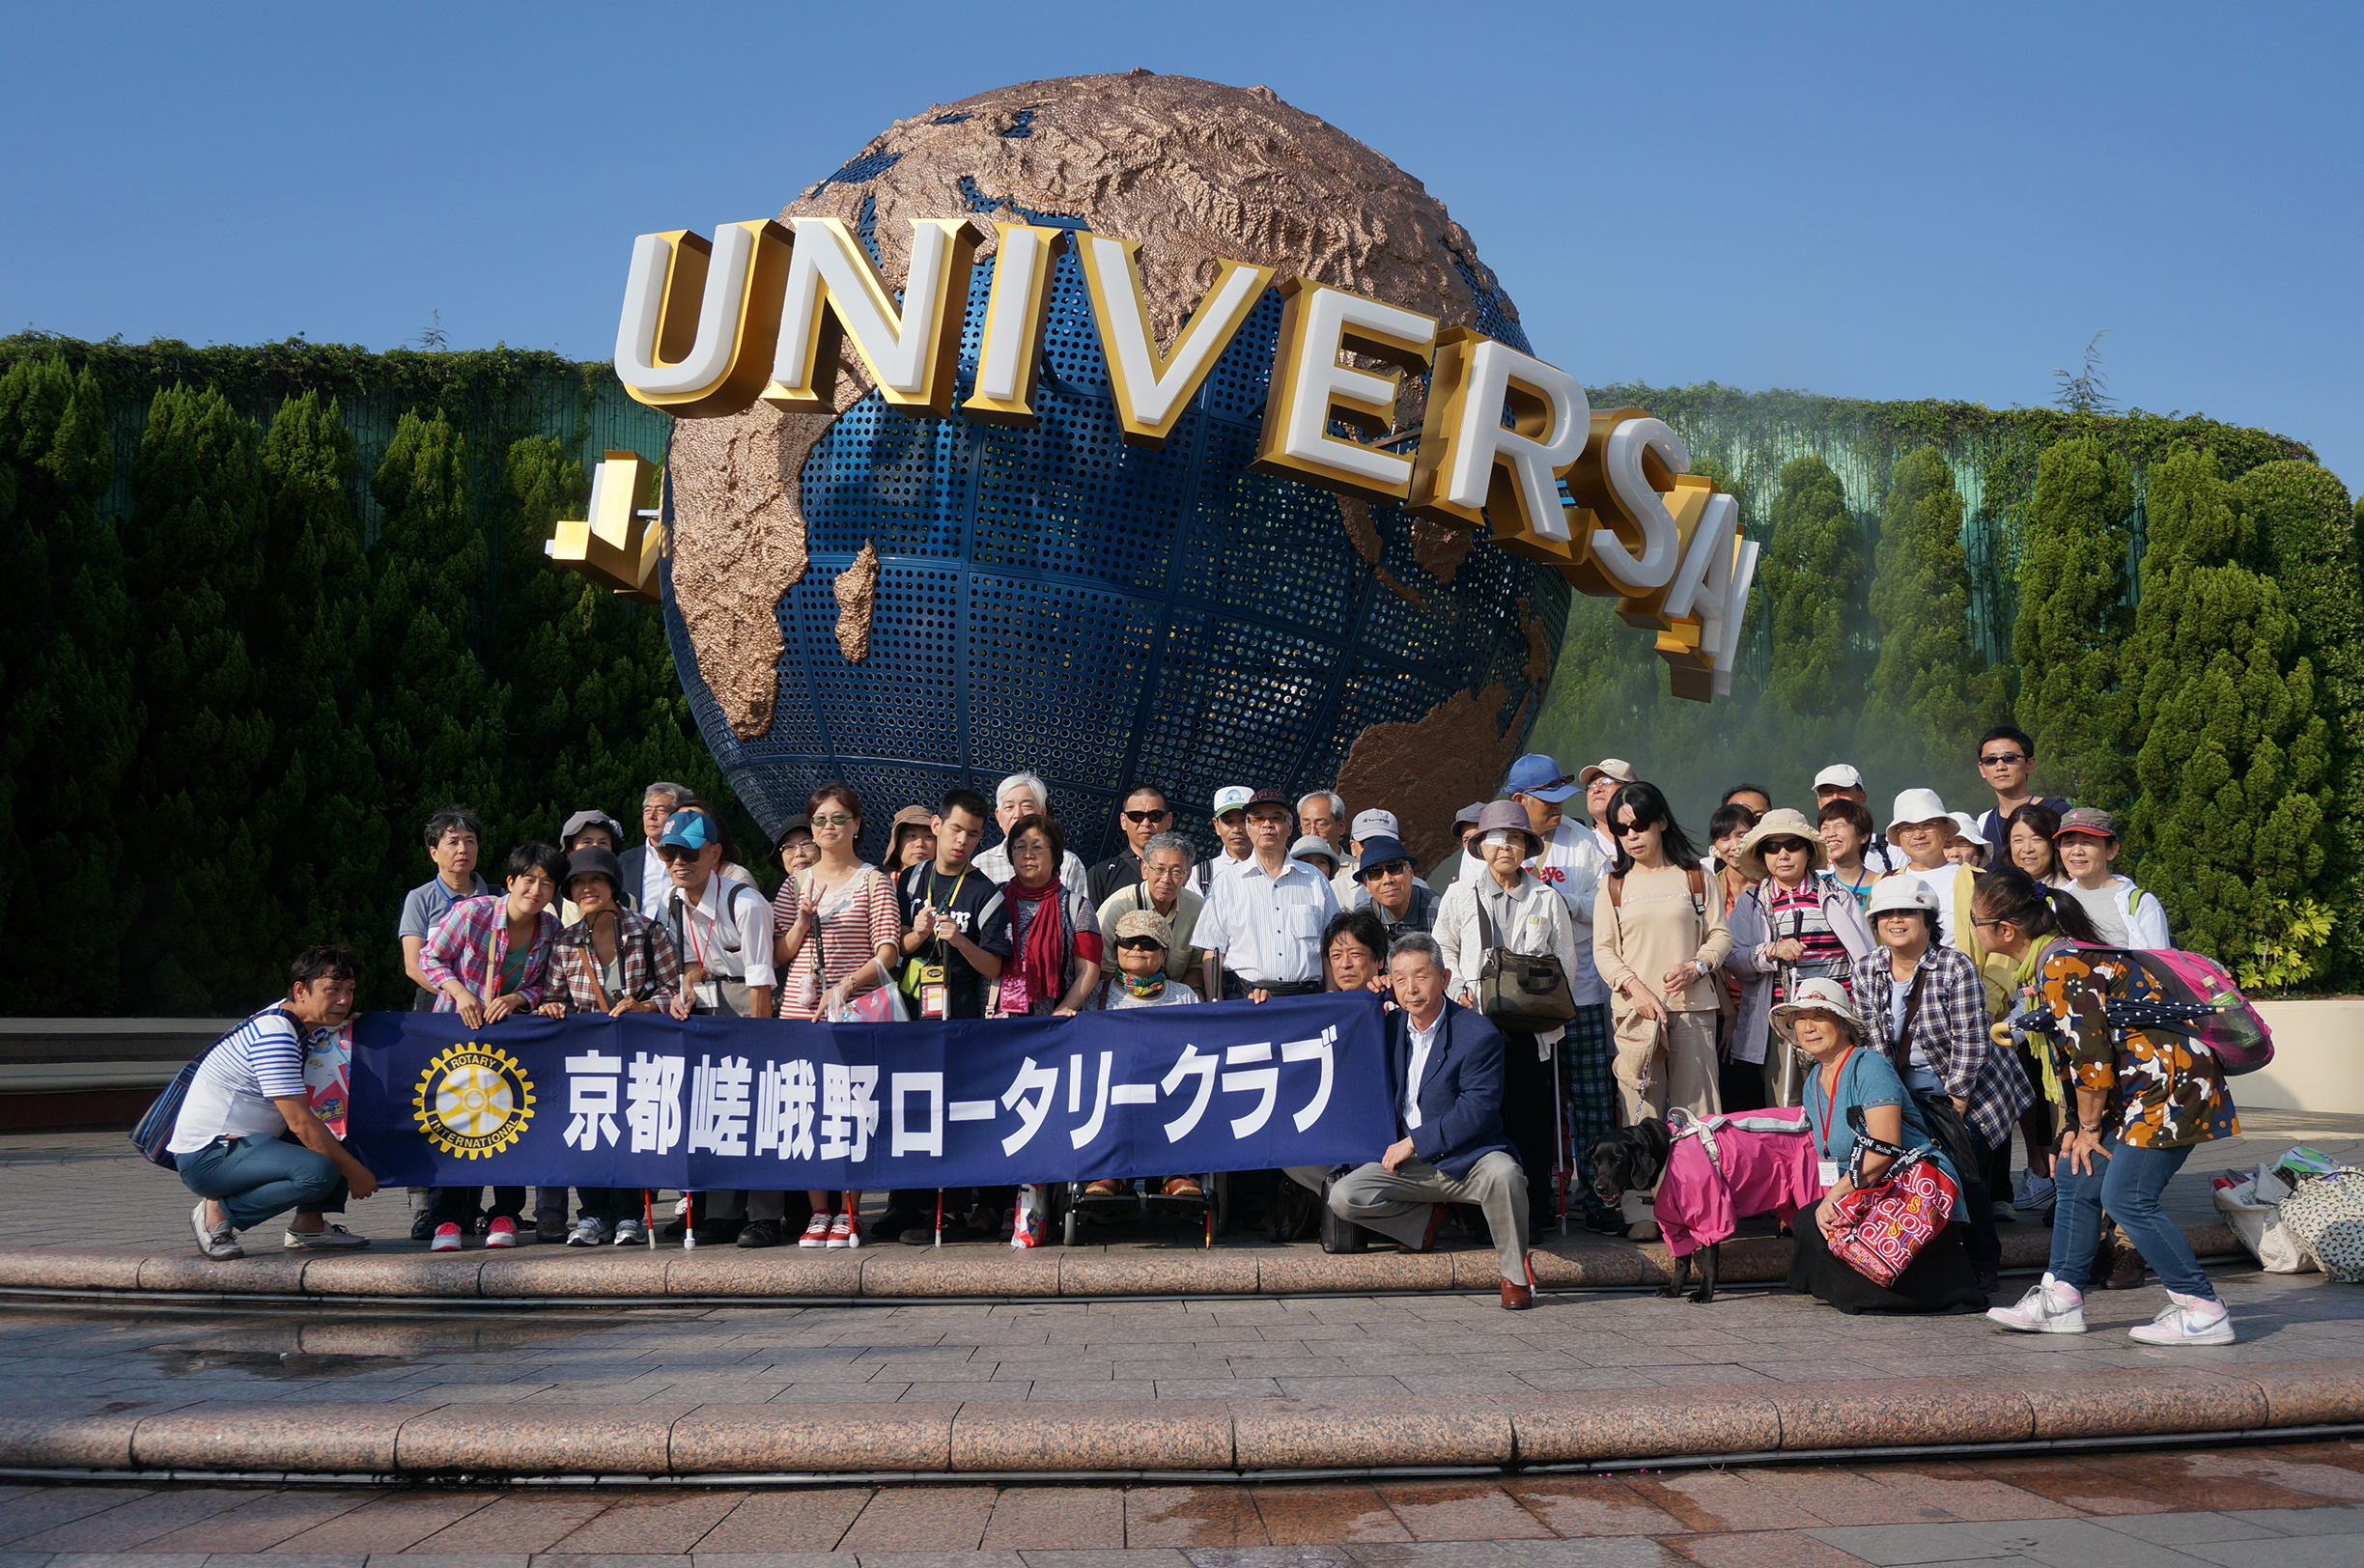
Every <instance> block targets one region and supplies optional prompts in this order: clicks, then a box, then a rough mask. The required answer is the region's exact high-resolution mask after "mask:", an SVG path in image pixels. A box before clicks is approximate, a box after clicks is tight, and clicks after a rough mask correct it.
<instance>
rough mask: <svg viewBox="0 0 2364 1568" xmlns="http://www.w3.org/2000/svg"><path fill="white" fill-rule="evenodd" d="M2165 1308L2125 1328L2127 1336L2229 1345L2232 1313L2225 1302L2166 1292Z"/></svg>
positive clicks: (2166, 1342) (2173, 1342)
mask: <svg viewBox="0 0 2364 1568" xmlns="http://www.w3.org/2000/svg"><path fill="white" fill-rule="evenodd" d="M2167 1302H2168V1306H2167V1310H2166V1311H2164V1312H2161V1313H2160V1314H2159V1315H2158V1316H2157V1317H2155V1318H2153V1319H2152V1320H2151V1321H2150V1322H2149V1323H2139V1324H2136V1325H2135V1326H2134V1327H2133V1328H2131V1329H2128V1330H2126V1337H2128V1338H2129V1339H2133V1340H2136V1341H2138V1342H2140V1343H2142V1344H2145V1345H2230V1344H2231V1343H2233V1314H2232V1313H2230V1312H2227V1311H2226V1310H2225V1304H2224V1302H2219V1301H2216V1300H2214V1299H2213V1298H2210V1297H2207V1296H2185V1295H2182V1294H2181V1293H2180V1292H2177V1291H2172V1290H2171V1291H2169V1292H2168V1293H2167Z"/></svg>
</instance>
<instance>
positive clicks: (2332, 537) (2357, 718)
mask: <svg viewBox="0 0 2364 1568" xmlns="http://www.w3.org/2000/svg"><path fill="white" fill-rule="evenodd" d="M2234 491H2235V494H2236V495H2237V497H2238V499H2239V502H2240V504H2241V506H2242V508H2243V510H2244V511H2245V512H2246V513H2247V515H2248V517H2249V518H2250V519H2251V526H2252V529H2253V533H2254V539H2255V548H2256V549H2257V551H2258V559H2259V564H2260V566H2261V568H2262V569H2263V570H2264V571H2265V572H2266V573H2267V574H2270V575H2271V576H2272V577H2273V578H2274V580H2275V581H2276V582H2277V583H2278V584H2279V585H2280V586H2281V589H2282V598H2283V602H2284V603H2286V604H2287V605H2288V606H2289V608H2290V613H2291V615H2292V617H2293V618H2294V620H2295V621H2296V622H2297V627H2298V651H2299V652H2300V653H2301V654H2303V655H2305V656H2306V658H2308V659H2309V661H2311V663H2312V664H2313V666H2314V670H2315V706H2316V711H2317V712H2318V713H2320V714H2322V716H2323V719H2324V722H2325V723H2326V724H2327V725H2328V726H2329V732H2330V734H2329V739H2330V770H2331V771H2330V779H2331V788H2332V791H2333V795H2334V798H2333V801H2332V803H2331V806H2330V811H2331V821H2330V825H2329V830H2328V833H2327V836H2326V844H2325V848H2326V850H2327V851H2328V855H2327V858H2326V861H2325V863H2324V866H2323V870H2322V878H2321V881H2320V883H2319V886H2320V888H2321V892H2322V901H2323V902H2324V903H2325V904H2327V905H2329V906H2330V907H2331V909H2332V910H2333V911H2334V914H2335V917H2336V919H2337V921H2338V925H2337V928H2336V931H2335V933H2334V935H2333V936H2332V938H2331V944H2330V950H2329V953H2330V963H2331V966H2332V967H2331V968H2330V970H2329V972H2328V975H2327V978H2328V980H2329V981H2330V983H2332V984H2334V985H2339V986H2343V987H2353V986H2356V985H2359V984H2364V577H2360V576H2359V567H2358V559H2357V557H2358V550H2357V540H2356V526H2355V516H2354V513H2353V512H2352V511H2351V510H2350V505H2349V499H2348V492H2347V490H2345V489H2344V488H2343V487H2342V486H2341V484H2340V482H2339V480H2338V479H2337V478H2335V477H2334V476H2333V475H2332V474H2331V473H2330V471H2329V470H2327V469H2325V468H2322V467H2320V466H2318V465H2317V464H2315V463H2312V462H2267V463H2261V464H2260V465H2259V466H2257V467H2255V468H2252V469H2250V470H2249V471H2248V472H2247V473H2245V474H2243V475H2241V476H2240V478H2239V479H2238V480H2237V481H2236V482H2235V484H2234Z"/></svg>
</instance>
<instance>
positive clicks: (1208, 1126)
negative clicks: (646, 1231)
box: [347, 992, 1395, 1191]
mask: <svg viewBox="0 0 2364 1568" xmlns="http://www.w3.org/2000/svg"><path fill="white" fill-rule="evenodd" d="M1394 1126H1395V1120H1394V1113H1393V1107H1392V1104H1391V1100H1390V1091H1389V1075H1388V1065H1387V1057H1386V1053H1385V1047H1384V1033H1383V1028H1382V1024H1381V1009H1380V1003H1379V999H1378V998H1377V997H1376V996H1374V995H1372V994H1370V993H1368V992H1352V993H1333V994H1328V995H1318V996H1301V997H1277V998H1275V999H1273V1000H1271V1001H1268V1002H1266V1003H1264V1004H1263V1005H1261V1006H1251V1005H1250V1004H1248V1003H1245V1002H1234V1003H1219V1004H1213V1005H1208V1006H1200V1007H1186V1008H1162V1009H1139V1010H1129V1011H1126V1012H1122V1013H1084V1014H1081V1015H1079V1016H1077V1017H1075V1018H1072V1019H1057V1018H1040V1019H1010V1020H996V1021H993V1022H920V1023H802V1022H775V1021H771V1020H756V1019H722V1018H691V1019H689V1020H687V1021H679V1022H677V1021H676V1020H674V1019H672V1018H670V1017H667V1016H665V1015H663V1014H648V1013H632V1014H626V1015H625V1016H623V1017H621V1018H606V1017H600V1016H597V1015H576V1016H573V1017H569V1018H563V1019H546V1018H540V1017H535V1016H532V1015H527V1014H513V1015H511V1016H510V1017H508V1018H506V1019H503V1020H501V1021H500V1022H498V1023H495V1024H491V1025H487V1026H485V1027H481V1028H476V1029H470V1028H468V1027H467V1025H466V1024H465V1023H464V1022H462V1021H461V1020H460V1018H459V1017H458V1016H457V1015H456V1014H451V1013H369V1014H365V1015H363V1016H362V1017H361V1018H360V1019H359V1021H358V1022H357V1023H356V1025H355V1027H354V1031H353V1056H352V1117H351V1121H350V1124H349V1128H348V1132H347V1143H348V1145H349V1146H350V1147H351V1148H352V1151H353V1152H354V1153H355V1154H356V1155H357V1156H359V1158H360V1159H361V1160H362V1161H363V1162H365V1163H366V1164H367V1165H368V1166H369V1168H370V1169H371V1170H372V1171H375V1172H376V1173H377V1175H378V1177H379V1179H380V1181H382V1182H384V1183H387V1184H388V1185H391V1186H408V1187H436V1186H449V1185H470V1186H473V1185H477V1184H486V1183H490V1184H494V1185H499V1184H503V1183H508V1184H534V1185H544V1184H547V1185H549V1186H571V1187H595V1188H596V1187H610V1188H652V1189H653V1188H672V1189H676V1190H697V1191H710V1190H729V1189H749V1190H794V1189H799V1188H804V1189H815V1190H836V1189H845V1188H852V1189H859V1190H872V1189H897V1188H900V1189H924V1188H940V1187H965V1186H991V1185H1001V1184H1011V1183H1019V1182H1057V1181H1096V1180H1099V1179H1100V1178H1102V1177H1131V1176H1160V1175H1166V1174H1168V1173H1169V1172H1172V1171H1176V1170H1191V1171H1220V1170H1270V1169H1275V1168H1279V1167H1282V1166H1288V1165H1331V1164H1337V1163H1341V1162H1352V1161H1365V1160H1370V1159H1373V1158H1375V1157H1376V1155H1377V1153H1378V1151H1379V1150H1381V1149H1383V1148H1385V1147H1386V1146H1387V1144H1388V1143H1389V1142H1390V1141H1391V1140H1392V1139H1393V1136H1394Z"/></svg>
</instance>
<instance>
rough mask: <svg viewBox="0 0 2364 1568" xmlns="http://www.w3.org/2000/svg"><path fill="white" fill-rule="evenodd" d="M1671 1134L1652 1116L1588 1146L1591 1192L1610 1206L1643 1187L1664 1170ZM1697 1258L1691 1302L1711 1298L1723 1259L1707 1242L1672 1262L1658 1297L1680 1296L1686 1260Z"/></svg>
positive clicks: (1686, 1281)
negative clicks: (1696, 1284)
mask: <svg viewBox="0 0 2364 1568" xmlns="http://www.w3.org/2000/svg"><path fill="white" fill-rule="evenodd" d="M1673 1148H1674V1134H1672V1133H1670V1132H1669V1131H1668V1130H1667V1124H1666V1123H1665V1122H1663V1121H1660V1120H1659V1119H1658V1118H1656V1117H1654V1116H1649V1117H1645V1118H1643V1119H1642V1120H1641V1121H1639V1122H1636V1123H1635V1124H1634V1125H1633V1126H1631V1127H1620V1128H1618V1130H1617V1131H1616V1132H1614V1133H1611V1134H1609V1135H1608V1136H1606V1137H1604V1138H1602V1139H1601V1140H1600V1141H1599V1142H1597V1143H1595V1144H1593V1145H1592V1190H1593V1192H1594V1194H1595V1195H1597V1196H1598V1197H1599V1199H1600V1200H1601V1202H1603V1203H1604V1204H1614V1203H1616V1202H1617V1201H1618V1199H1619V1198H1621V1197H1623V1196H1624V1195H1625V1194H1626V1193H1627V1192H1628V1191H1643V1192H1646V1191H1649V1190H1651V1189H1653V1188H1655V1187H1656V1186H1657V1185H1658V1178H1659V1177H1661V1176H1663V1175H1665V1174H1666V1167H1667V1154H1668V1152H1669V1151H1670V1150H1672V1149H1673ZM1694 1257H1696V1258H1698V1259H1699V1260H1700V1266H1699V1267H1700V1282H1699V1288H1698V1289H1697V1290H1692V1291H1691V1300H1693V1301H1694V1302H1701V1303H1703V1304H1704V1303H1705V1302H1712V1301H1714V1300H1715V1293H1716V1274H1717V1273H1718V1271H1719V1270H1720V1269H1721V1268H1722V1266H1723V1262H1724V1244H1723V1243H1721V1242H1710V1243H1709V1244H1708V1245H1707V1246H1705V1247H1703V1248H1702V1249H1701V1250H1700V1251H1698V1252H1693V1253H1686V1254H1685V1255H1684V1256H1682V1257H1679V1258H1676V1259H1675V1260H1674V1278H1673V1279H1671V1280H1669V1281H1668V1282H1667V1283H1665V1284H1663V1285H1661V1286H1659V1287H1658V1294H1659V1295H1661V1296H1667V1297H1674V1296H1680V1295H1681V1294H1683V1292H1684V1291H1686V1290H1690V1288H1691V1260H1692V1258H1694Z"/></svg>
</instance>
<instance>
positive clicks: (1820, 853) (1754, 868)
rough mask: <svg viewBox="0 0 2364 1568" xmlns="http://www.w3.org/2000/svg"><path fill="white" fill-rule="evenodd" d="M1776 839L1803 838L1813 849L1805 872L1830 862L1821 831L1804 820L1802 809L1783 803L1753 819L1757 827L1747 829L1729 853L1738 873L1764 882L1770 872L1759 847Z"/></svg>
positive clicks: (1817, 869) (1817, 868) (1751, 879)
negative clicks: (1738, 869) (1737, 847)
mask: <svg viewBox="0 0 2364 1568" xmlns="http://www.w3.org/2000/svg"><path fill="white" fill-rule="evenodd" d="M1777 838H1796V839H1803V840H1805V842H1806V844H1807V846H1808V847H1809V848H1811V849H1812V850H1813V851H1814V857H1813V858H1812V859H1811V860H1809V861H1808V862H1807V865H1806V869H1807V870H1809V871H1820V870H1821V869H1822V868H1823V867H1824V866H1827V865H1829V864H1830V850H1829V848H1828V847H1827V846H1826V845H1824V844H1823V842H1822V835H1821V833H1820V832H1818V831H1816V830H1815V826H1814V825H1813V824H1811V823H1809V822H1808V821H1807V820H1806V815H1805V813H1804V812H1800V811H1792V810H1790V809H1789V808H1788V807H1787V806H1778V807H1776V808H1774V809H1773V810H1771V811H1768V812H1766V813H1765V814H1764V815H1763V816H1761V817H1759V818H1758V819H1757V826H1754V827H1752V828H1750V829H1749V830H1748V837H1746V838H1744V839H1742V840H1741V841H1740V848H1739V849H1737V850H1735V851H1734V852H1733V853H1732V864H1734V865H1736V866H1738V867H1739V868H1740V874H1741V875H1742V876H1744V877H1746V878H1747V879H1748V880H1749V881H1751V882H1764V881H1765V880H1767V879H1768V878H1769V877H1771V875H1772V873H1771V872H1770V871H1768V870H1767V869H1766V868H1765V863H1764V855H1763V854H1762V853H1761V851H1760V849H1759V846H1761V845H1764V844H1768V843H1770V842H1772V841H1773V840H1774V839H1777Z"/></svg>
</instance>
